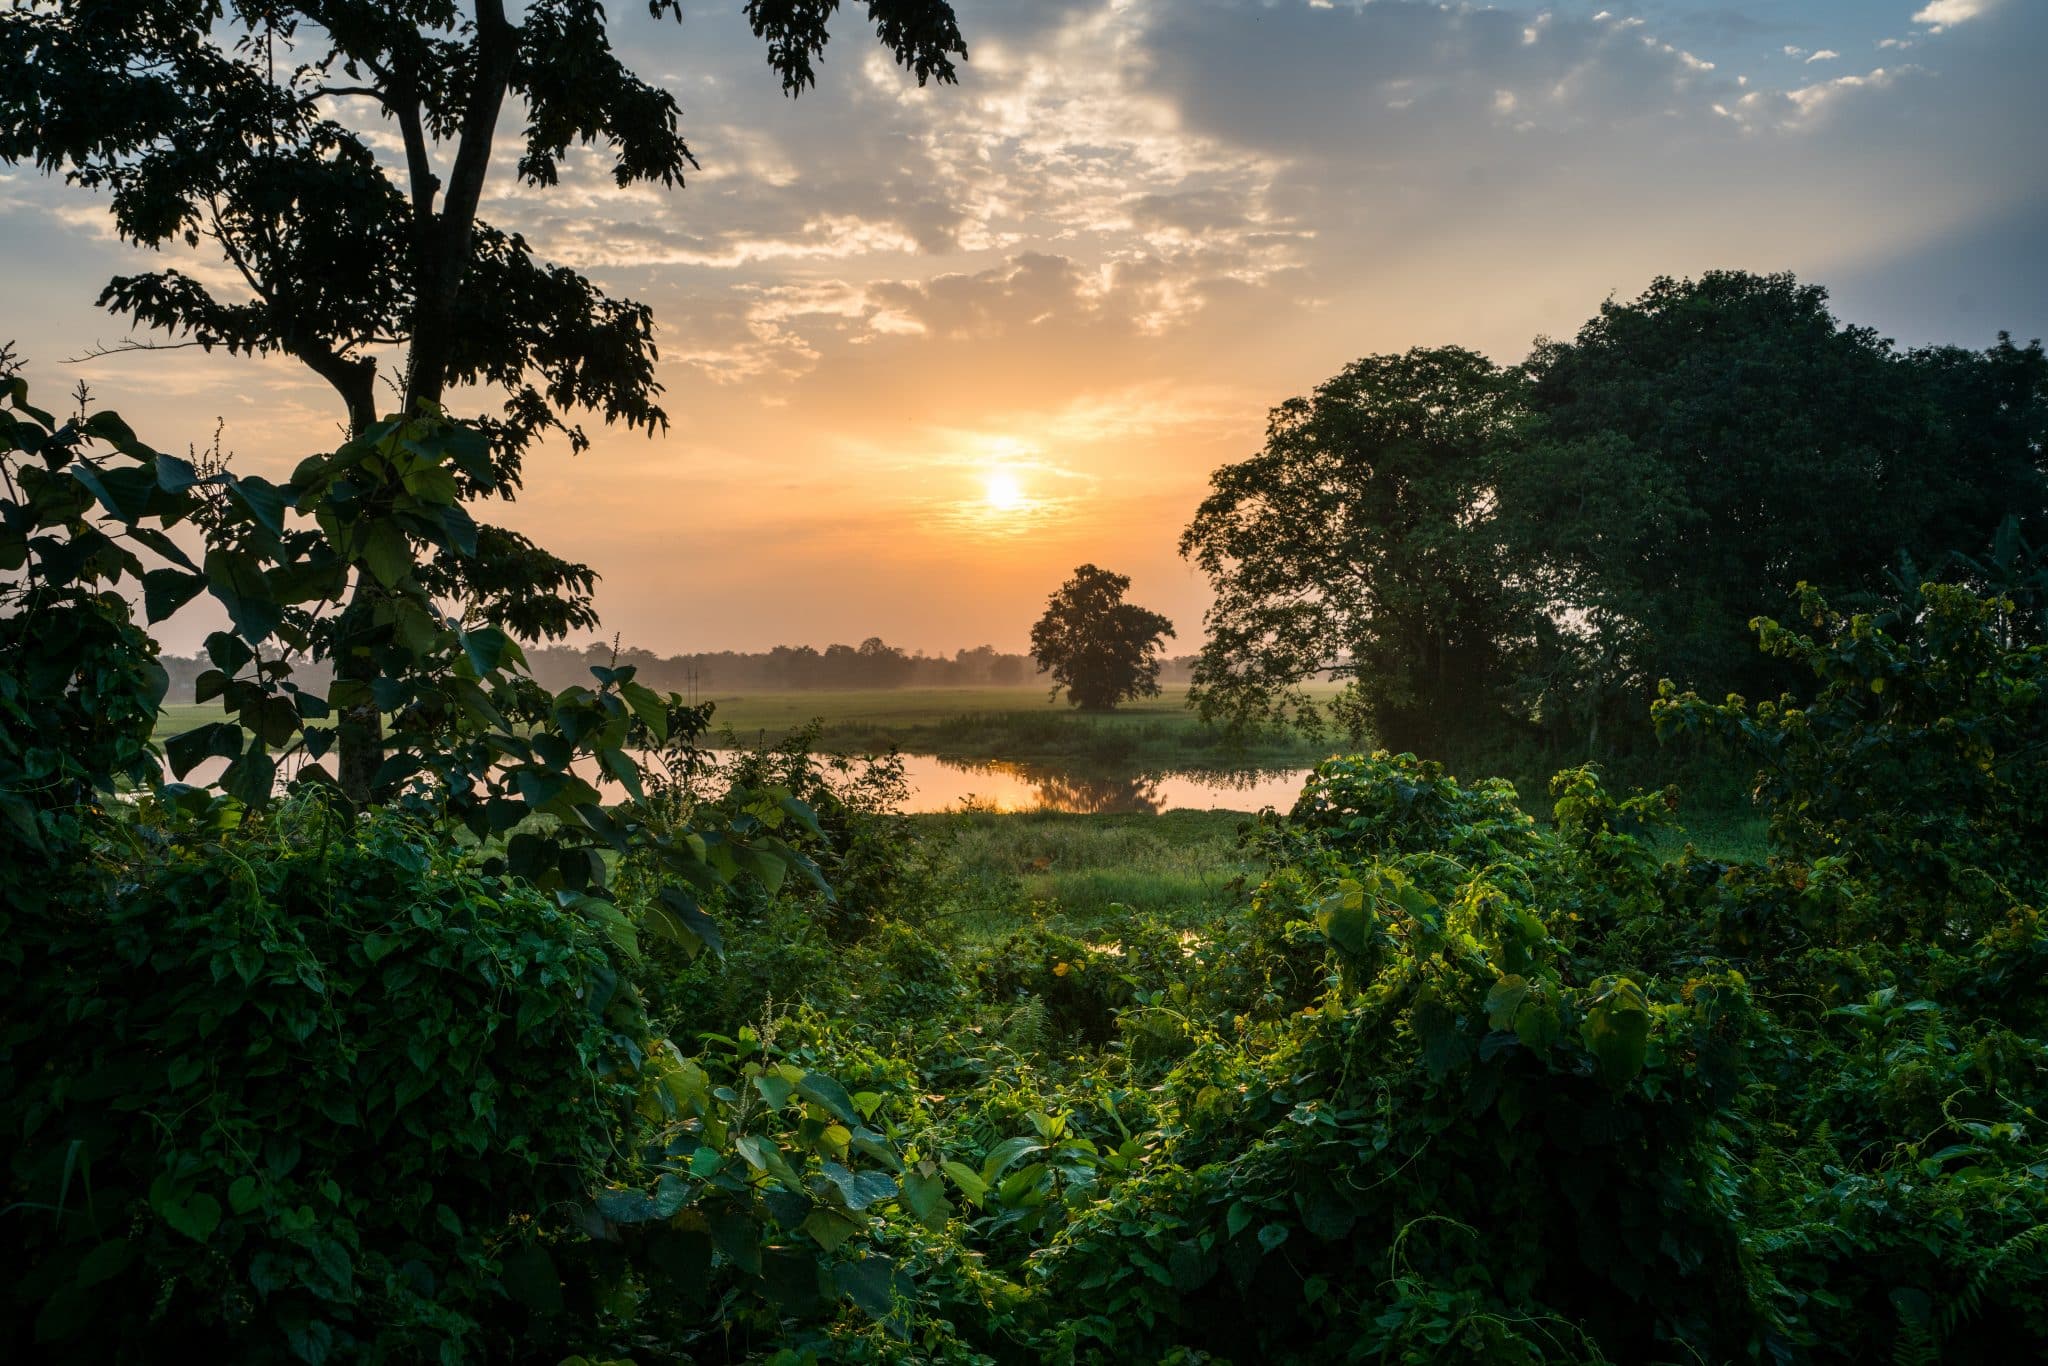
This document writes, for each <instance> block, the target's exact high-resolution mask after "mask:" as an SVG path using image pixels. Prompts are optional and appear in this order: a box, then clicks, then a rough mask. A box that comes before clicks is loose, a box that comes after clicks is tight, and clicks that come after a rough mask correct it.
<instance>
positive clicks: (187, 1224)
mask: <svg viewBox="0 0 2048 1366" xmlns="http://www.w3.org/2000/svg"><path fill="white" fill-rule="evenodd" d="M150 1203H151V1205H152V1206H153V1207H154V1208H155V1210H156V1212H157V1214H158V1215H159V1216H160V1217H161V1218H162V1219H163V1221H164V1222H165V1223H166V1224H169V1225H170V1226H171V1227H172V1228H173V1229H175V1230H177V1231H178V1232H179V1233H182V1234H184V1235H185V1236H186V1237H187V1238H190V1239H191V1240H192V1241H193V1242H195V1243H203V1242H205V1241H206V1240H207V1239H208V1238H211V1237H212V1236H213V1231H214V1230H215V1229H217V1228H219V1227H220V1214H221V1210H220V1201H218V1200H216V1199H214V1198H213V1197H212V1196H210V1195H207V1194H206V1193H204V1192H203V1191H202V1192H199V1193H197V1194H193V1195H188V1196H186V1197H185V1198H184V1199H182V1200H179V1199H172V1198H166V1199H164V1200H162V1201H161V1202H159V1201H158V1200H157V1198H156V1192H155V1191H154V1190H152V1191H151V1199H150Z"/></svg>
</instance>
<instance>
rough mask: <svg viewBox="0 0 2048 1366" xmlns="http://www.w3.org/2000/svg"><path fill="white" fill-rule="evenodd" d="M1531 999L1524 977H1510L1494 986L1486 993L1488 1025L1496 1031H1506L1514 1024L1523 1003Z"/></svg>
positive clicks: (1502, 979) (1504, 978)
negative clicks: (1516, 1014)
mask: <svg viewBox="0 0 2048 1366" xmlns="http://www.w3.org/2000/svg"><path fill="white" fill-rule="evenodd" d="M1528 997H1529V983H1528V980H1527V979H1526V978H1524V977H1521V976H1517V975H1509V976H1506V977H1503V978H1501V979H1500V980H1499V981H1498V982H1495V983H1494V984H1493V989H1492V990H1491V991H1489V992H1487V993H1486V1017H1487V1024H1488V1025H1489V1026H1490V1027H1491V1028H1494V1029H1506V1028H1508V1027H1509V1026H1510V1025H1511V1024H1512V1023H1513V1022H1514V1018H1515V1012H1516V1011H1518V1010H1520V1009H1521V1008H1522V1002H1523V1001H1525V1000H1527V999H1528Z"/></svg>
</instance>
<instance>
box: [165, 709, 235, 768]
mask: <svg viewBox="0 0 2048 1366" xmlns="http://www.w3.org/2000/svg"><path fill="white" fill-rule="evenodd" d="M241 752H242V731H241V728H240V727H238V726H234V725H231V724H229V723H228V722H226V721H214V722H211V723H209V724H207V725H204V726H199V727H196V728H194V729H192V730H188V731H185V732H184V733H182V734H179V735H173V736H172V737H171V738H170V739H168V740H166V741H164V757H165V758H167V759H169V760H170V763H171V772H172V773H174V774H176V775H177V776H178V777H180V778H182V777H184V776H185V775H186V774H187V773H190V772H191V771H192V770H193V769H195V768H197V767H198V766H199V765H200V764H201V763H203V762H205V761H206V760H208V759H212V758H222V759H232V758H235V757H236V756H237V755H239V754H240V753H241Z"/></svg>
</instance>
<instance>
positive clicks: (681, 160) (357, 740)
mask: <svg viewBox="0 0 2048 1366" xmlns="http://www.w3.org/2000/svg"><path fill="white" fill-rule="evenodd" d="M837 8H838V0H748V3H747V4H746V6H745V9H746V15H747V19H748V21H749V23H750V24H751V26H752V28H753V31H754V33H755V34H756V35H757V36H758V37H759V38H761V39H762V40H763V41H764V42H765V43H766V45H767V50H768V62H769V65H770V66H771V67H772V68H774V70H775V72H776V74H777V75H778V76H779V77H780V78H781V82H782V86H783V88H784V89H785V90H786V91H787V92H789V93H790V94H792V95H794V94H796V93H798V92H800V91H801V90H802V89H803V88H804V87H805V86H806V85H810V84H812V83H813V82H814V79H815V77H814V72H813V63H814V61H815V59H816V58H817V57H818V56H819V54H820V53H821V52H822V51H823V50H824V47H825V41H826V26H827V21H828V20H829V19H830V17H831V16H832V14H833V11H834V10H836V9H837ZM648 9H649V11H650V13H651V14H653V15H654V17H656V18H662V17H664V16H666V17H673V18H674V19H676V20H678V21H680V20H681V18H682V13H683V10H682V5H681V4H680V0H648ZM867 11H868V22H869V23H871V24H872V25H873V27H874V29H875V31H876V33H877V35H878V36H879V37H880V39H881V41H882V44H883V46H884V47H885V48H887V49H888V50H889V52H890V53H891V54H892V55H893V56H894V57H895V59H896V61H897V62H898V63H899V64H901V65H902V66H904V67H906V68H908V69H909V70H910V71H911V72H913V73H914V74H915V76H916V78H917V81H918V83H919V84H920V85H922V84H923V83H924V82H925V81H927V80H938V81H942V82H948V81H951V80H952V79H953V75H954V68H953V59H954V58H955V57H961V58H964V57H965V56H966V48H965V46H964V44H963V43H962V42H961V38H960V32H959V28H958V26H957V25H956V24H955V22H954V18H953V10H952V6H951V5H950V4H948V3H946V2H945V0H870V3H869V4H868V6H867ZM615 22H616V21H614V20H613V19H611V18H610V17H609V16H608V15H607V13H606V11H605V8H604V6H603V5H602V4H600V3H599V0H531V3H528V4H524V5H515V6H508V5H507V4H505V3H504V0H475V3H474V4H473V5H462V4H457V3H452V2H451V0H333V2H332V3H327V2H325V0H322V2H320V3H315V2H314V0H264V2H263V3H258V2H257V0H198V2H197V3H185V4H167V3H164V0H100V2H98V3H84V2H83V0H21V2H20V3H17V4H15V5H13V6H11V7H9V8H8V10H7V11H6V12H5V13H0V163H4V164H14V163H18V162H23V161H27V162H32V163H34V164H35V165H36V167H37V168H38V169H40V170H42V171H45V172H48V173H53V174H55V173H61V174H63V175H65V176H66V177H67V178H68V179H69V180H71V181H72V182H73V183H74V184H77V185H80V186H83V187H86V188H90V189H98V190H104V191H107V192H108V193H109V194H110V195H111V199H112V209H113V214H114V225H115V228H116V230H117V231H118V232H119V233H120V235H121V237H122V238H123V239H124V240H126V241H128V242H131V243H133V244H135V245H137V246H141V247H148V248H152V249H161V248H164V247H176V246H177V245H179V244H181V243H182V244H183V245H184V246H185V247H187V248H199V247H202V245H203V246H204V247H206V248H208V249H211V250H213V251H215V252H217V254H218V256H219V258H220V260H221V261H222V262H223V263H224V264H225V266H226V267H227V272H226V274H225V275H215V274H214V273H213V272H208V274H209V275H210V276H213V277H214V278H207V279H202V278H201V277H200V276H198V275H194V274H188V273H186V272H184V271H181V270H178V269H177V268H175V267H174V266H173V267H168V268H164V269H158V270H151V271H147V272H145V273H142V274H137V275H129V276H124V277H121V278H119V279H116V280H114V281H113V282H112V283H110V284H109V285H108V286H107V288H106V289H105V291H104V292H103V293H102V294H101V295H100V303H101V305H102V306H104V307H106V308H108V309H110V310H111V311H113V312H114V313H117V314H122V315H125V316H127V317H129V318H131V319H133V320H134V322H135V323H136V324H137V325H139V326H141V327H144V328H147V329H149V330H151V331H155V332H159V333H162V334H164V336H165V338H166V340H164V341H161V342H157V343H154V345H170V346H199V347H202V348H204V349H206V350H208V351H212V350H213V349H215V348H219V349H221V350H224V351H226V352H228V353H230V354H243V355H271V354H282V355H287V356H290V357H292V358H293V359H295V360H297V361H299V362H300V363H301V364H303V365H305V366H306V367H307V368H308V369H310V370H312V371H313V372H314V373H315V374H317V375H319V376H320V377H321V378H322V379H323V380H325V381H326V382H327V383H328V384H329V385H331V386H332V387H333V389H334V390H335V393H336V394H337V396H338V397H339V399H340V404H341V410H342V412H343V414H344V416H345V418H346V422H347V426H348V429H349V432H350V434H351V435H359V434H360V433H361V432H362V431H363V430H364V429H366V428H367V427H369V426H370V425H371V424H372V423H374V422H375V421H376V420H377V418H378V411H377V405H378V391H379V384H380V381H381V380H382V379H384V378H385V377H386V376H387V375H388V377H389V378H390V379H391V380H392V381H394V382H395V386H396V388H397V390H398V392H399V394H400V396H401V404H402V408H403V411H404V412H405V413H406V414H411V413H413V412H414V411H415V410H417V409H418V408H420V407H421V406H422V405H425V406H426V407H428V408H437V407H439V406H440V404H441V403H442V399H443V395H444V394H445V393H447V392H448V391H449V390H451V389H463V388H476V389H479V390H482V391H484V392H485V393H490V392H492V391H495V393H496V395H497V396H498V397H499V398H500V399H501V400H502V407H501V408H500V409H499V411H498V412H497V413H495V414H492V415H490V416H489V417H487V418H484V419H483V420H482V421H481V424H480V425H482V427H483V428H484V429H485V431H486V433H487V434H488V435H489V437H490V442H491V469H490V471H489V476H490V477H489V478H488V479H480V478H476V477H471V478H470V479H469V481H468V482H467V483H462V484H459V485H458V493H459V495H460V496H461V499H462V501H463V502H465V503H467V502H473V501H475V500H476V499H477V498H479V497H482V496H487V494H488V493H490V492H495V493H497V494H499V495H501V496H505V497H510V496H511V495H512V494H513V493H515V492H516V491H517V489H518V487H519V475H520V463H521V459H522V457H523V456H524V454H525V452H526V450H527V448H528V447H529V446H530V445H531V444H532V443H533V442H534V441H535V440H536V439H538V438H539V437H542V436H544V435H546V434H547V433H549V432H554V433H557V434H559V435H561V436H562V437H564V438H565V439H566V440H567V441H568V443H569V445H570V447H571V448H572V449H581V448H582V447H583V446H584V445H586V444H587V441H586V438H585V436H584V433H583V431H582V428H581V427H580V426H579V425H578V422H579V420H580V415H582V414H594V415H596V416H597V417H598V418H600V419H601V420H603V421H604V422H606V423H622V424H624V425H625V426H627V427H630V428H639V429H642V430H646V431H649V432H654V431H660V430H664V429H665V428H666V427H667V425H668V418H667V415H666V414H665V413H664V412H663V411H662V409H661V407H660V406H659V405H658V403H657V402H656V400H657V398H658V397H659V395H660V393H661V385H660V383H659V382H658V381H657V380H656V379H655V373H654V362H655V347H654V320H653V316H652V314H651V313H650V312H649V311H648V309H647V308H646V306H645V305H642V304H638V303H635V302H633V301H631V300H627V299H614V298H611V297H608V296H607V295H606V294H604V293H603V292H602V291H601V290H599V289H598V288H597V287H596V286H595V285H593V284H592V283H591V282H590V281H589V280H587V279H586V278H584V277H583V276H582V275H580V274H578V273H577V272H576V271H575V270H573V269H571V268H569V267H567V266H562V265H557V264H553V263H550V262H546V261H542V260H538V259H536V258H535V256H534V254H533V250H532V247H531V246H530V245H529V244H528V242H527V241H526V239H525V238H523V237H522V236H520V235H519V234H518V233H517V232H511V231H507V230H506V229H504V228H503V227H500V226H497V225H494V224H492V223H489V222H486V221H485V220H483V219H482V218H480V217H479V216H478V209H479V207H480V205H481V204H482V203H483V200H484V186H485V182H486V180H487V179H488V177H489V174H490V171H491V168H492V163H493V159H494V153H495V152H498V151H502V150H503V149H504V147H505V144H506V142H508V141H509V142H513V143H515V144H516V146H517V150H518V153H519V155H518V167H517V175H518V178H519V179H520V180H521V181H522V182H524V184H526V185H527V186H529V187H532V189H533V190H534V191H536V192H537V191H540V190H544V189H546V188H548V187H551V186H553V185H555V184H556V183H557V181H558V180H559V179H560V177H561V173H562V168H563V166H564V165H565V163H566V162H567V161H568V160H569V159H570V158H571V156H572V155H574V154H575V153H573V152H572V149H577V151H578V152H581V154H583V155H595V156H599V157H602V158H603V159H604V160H605V161H607V162H608V163H609V165H608V167H607V170H608V171H609V174H610V176H611V178H612V179H613V180H614V181H615V182H616V183H617V184H618V185H619V186H620V187H621V188H625V187H629V186H632V185H634V184H636V183H637V184H649V183H651V184H658V185H662V186H669V187H676V186H680V185H681V184H682V182H683V173H684V171H685V170H686V169H690V168H693V167H694V166H695V164H696V163H695V160H694V158H693V157H692V156H691V154H690V149H689V147H688V146H687V145H686V144H685V142H684V140H683V135H682V130H681V110H680V109H679V108H678V106H677V104H676V100H675V97H674V96H673V95H672V94H670V92H668V91H667V90H664V89H662V88H661V87H660V86H657V85H653V84H650V83H649V82H647V81H645V80H643V79H642V78H641V77H639V76H638V75H636V74H635V73H634V72H633V71H632V70H630V69H629V68H628V67H627V66H626V65H625V63H624V62H623V61H621V60H620V57H619V55H618V53H617V52H616V51H615V50H614V48H613V45H612V32H613V27H614V24H615ZM505 124H512V125H514V126H513V127H511V128H507V127H504V126H503V125H505ZM521 125H523V126H521ZM506 134H509V135H510V136H509V138H508V137H505V136H504V135H506ZM387 143H389V144H391V145H393V146H394V147H395V148H396V149H402V155H399V154H398V153H397V152H394V155H392V156H390V157H386V156H383V155H381V154H380V150H379V149H380V148H381V147H382V146H384V145H386V144H387ZM585 149H587V150H585ZM500 164H502V160H501V161H500ZM223 279H224V280H227V281H229V284H228V285H223V284H222V283H219V281H220V280H223ZM455 511H456V512H457V513H459V514H461V520H462V521H464V522H465V523H466V524H465V525H464V526H463V527H461V528H460V530H461V531H462V533H463V535H462V537H461V538H460V539H462V541H463V543H464V544H465V546H466V545H467V544H469V538H470V537H472V536H473V537H474V545H475V553H474V554H463V555H447V554H442V555H437V556H430V557H429V558H427V559H426V560H425V561H424V562H423V563H421V564H420V565H419V567H418V570H417V578H418V582H419V584H420V586H421V587H423V588H425V589H427V590H428V591H430V592H432V593H434V594H435V595H436V596H437V597H440V598H443V599H445V600H449V601H452V602H454V603H457V604H460V607H461V610H462V612H463V613H464V614H465V615H467V616H470V617H473V618H480V619H482V620H485V621H488V622H490V623H492V624H494V625H501V626H504V627H507V628H508V629H510V630H512V631H513V632H515V633H516V634H519V635H523V636H526V637H528V638H529V639H531V638H533V637H536V636H547V637H552V638H560V637H562V636H564V635H566V634H568V633H569V632H570V631H572V630H575V629H580V628H587V627H588V626H590V625H592V624H594V623H595V621H596V617H595V615H594V614H593V613H592V612H591V610H590V593H591V591H592V589H593V587H594V582H595V578H596V576H595V575H594V574H592V573H591V571H590V570H589V569H588V568H587V567H586V566H583V565H580V564H571V563H569V562H567V561H564V560H560V559H557V558H556V557H555V556H553V555H550V554H548V553H547V552H546V551H544V550H542V549H541V548H540V547H538V546H536V545H534V544H532V543H531V542H530V541H528V540H526V539H525V538H524V537H522V536H520V535H518V534H517V533H515V532H511V531H507V530H502V529H499V528H494V527H489V526H476V525H474V524H473V523H469V520H468V518H467V514H466V512H465V511H464V509H463V508H461V507H460V506H458V507H457V508H456V510H455ZM420 544H421V545H423V544H424V542H423V541H422V542H421V543H420ZM386 549H387V551H388V550H389V549H390V548H389V547H387V548H386ZM405 549H406V552H407V553H409V554H413V555H418V554H420V553H421V551H420V546H419V545H411V546H408V547H406V548H405ZM386 558H387V561H388V559H389V555H388V554H387V557H386ZM354 567H355V570H356V575H355V578H356V583H357V588H356V590H355V592H354V595H353V597H352V598H351V601H350V604H349V607H348V609H347V610H346V611H344V612H343V613H341V615H340V619H339V621H338V622H336V623H334V624H333V626H332V628H331V630H330V631H329V632H328V634H327V635H326V636H325V637H324V639H323V640H322V641H321V643H320V651H321V653H324V654H326V655H329V656H331V657H332V658H333V659H334V661H335V665H336V673H337V675H338V680H337V684H336V691H335V692H334V693H333V694H331V700H332V701H334V702H335V704H336V706H337V708H338V709H339V710H340V712H341V715H342V724H341V728H340V750H341V780H342V785H343V787H344V788H346V789H348V790H349V792H350V794H351V795H352V796H356V797H358V798H359V799H360V798H361V797H362V795H363V794H364V793H366V792H367V791H368V790H369V788H370V786H371V784H372V778H373V776H374V775H375V773H376V772H377V769H378V767H379V764H380V762H381V758H382V750H383V734H382V728H381V722H380V719H379V717H380V713H379V709H378V707H377V705H376V704H375V702H374V700H373V698H372V696H371V694H372V692H373V684H374V683H375V682H376V681H377V679H378V677H379V666H378V658H379V656H380V655H382V654H384V653H385V652H386V651H388V650H389V649H390V647H391V645H392V630H393V627H392V621H393V617H392V614H391V612H390V611H389V610H388V606H387V605H386V604H385V602H384V600H383V598H382V596H381V595H380V593H379V592H378V591H377V589H376V585H375V582H374V578H373V576H372V575H371V574H369V573H367V572H364V571H365V570H367V568H368V564H367V561H365V560H363V559H361V558H358V560H357V562H356V564H355V566H354Z"/></svg>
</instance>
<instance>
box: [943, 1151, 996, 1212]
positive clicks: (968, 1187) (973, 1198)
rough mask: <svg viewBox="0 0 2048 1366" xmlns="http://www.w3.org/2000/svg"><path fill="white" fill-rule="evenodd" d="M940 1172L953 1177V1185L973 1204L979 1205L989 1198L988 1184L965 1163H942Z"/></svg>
mask: <svg viewBox="0 0 2048 1366" xmlns="http://www.w3.org/2000/svg"><path fill="white" fill-rule="evenodd" d="M939 1170H940V1171H942V1172H944V1173H945V1174H946V1175H947V1176H949V1177H951V1178H952V1179H953V1184H954V1185H956V1186H958V1187H959V1188H960V1193H961V1194H962V1195H964V1196H966V1197H967V1198H968V1200H969V1201H970V1202H972V1203H973V1204H976V1205H979V1204H980V1203H981V1202H982V1201H983V1200H984V1199H985V1198H986V1197H987V1195H988V1182H986V1181H984V1180H982V1179H981V1174H980V1173H979V1172H977V1171H975V1170H974V1168H972V1167H970V1166H968V1165H967V1164H966V1163H965V1162H954V1161H951V1160H948V1161H945V1162H941V1163H940V1164H939Z"/></svg>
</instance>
